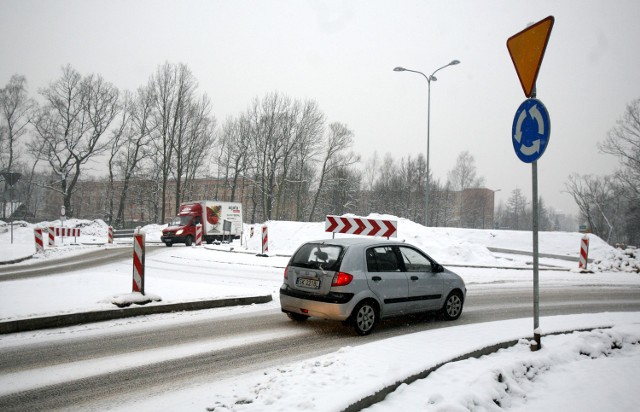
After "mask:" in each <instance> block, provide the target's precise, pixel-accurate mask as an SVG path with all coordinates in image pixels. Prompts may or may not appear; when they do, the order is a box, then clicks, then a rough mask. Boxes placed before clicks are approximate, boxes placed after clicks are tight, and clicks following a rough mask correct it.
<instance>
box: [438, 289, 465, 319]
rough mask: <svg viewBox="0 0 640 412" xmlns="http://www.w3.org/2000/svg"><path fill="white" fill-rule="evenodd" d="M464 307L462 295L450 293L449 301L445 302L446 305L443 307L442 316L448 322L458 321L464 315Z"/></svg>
mask: <svg viewBox="0 0 640 412" xmlns="http://www.w3.org/2000/svg"><path fill="white" fill-rule="evenodd" d="M462 306H463V300H462V294H461V293H460V292H459V291H457V290H454V291H453V292H451V293H449V296H447V300H445V301H444V305H443V306H442V316H443V317H444V318H445V319H446V320H456V319H458V318H459V317H460V315H461V314H462Z"/></svg>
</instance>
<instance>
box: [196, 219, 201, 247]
mask: <svg viewBox="0 0 640 412" xmlns="http://www.w3.org/2000/svg"><path fill="white" fill-rule="evenodd" d="M196 246H202V224H200V223H198V224H197V225H196Z"/></svg>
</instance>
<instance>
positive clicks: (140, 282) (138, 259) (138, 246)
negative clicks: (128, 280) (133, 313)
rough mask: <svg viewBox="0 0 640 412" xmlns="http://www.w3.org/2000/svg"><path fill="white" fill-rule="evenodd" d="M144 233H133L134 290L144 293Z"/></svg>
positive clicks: (137, 231)
mask: <svg viewBox="0 0 640 412" xmlns="http://www.w3.org/2000/svg"><path fill="white" fill-rule="evenodd" d="M144 237H145V236H144V233H141V232H140V231H139V230H136V232H135V233H134V234H133V292H139V293H141V294H143V295H144V247H145V242H144Z"/></svg>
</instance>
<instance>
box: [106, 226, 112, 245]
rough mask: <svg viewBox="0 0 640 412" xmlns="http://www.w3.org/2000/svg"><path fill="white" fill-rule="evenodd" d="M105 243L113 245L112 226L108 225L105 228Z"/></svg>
mask: <svg viewBox="0 0 640 412" xmlns="http://www.w3.org/2000/svg"><path fill="white" fill-rule="evenodd" d="M107 243H108V244H110V245H113V227H112V226H109V227H108V228H107Z"/></svg>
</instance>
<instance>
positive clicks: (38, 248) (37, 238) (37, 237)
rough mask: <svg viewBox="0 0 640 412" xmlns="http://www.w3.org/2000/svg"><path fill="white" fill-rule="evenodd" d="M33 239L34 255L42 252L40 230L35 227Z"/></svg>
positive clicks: (42, 245)
mask: <svg viewBox="0 0 640 412" xmlns="http://www.w3.org/2000/svg"><path fill="white" fill-rule="evenodd" d="M33 237H34V240H35V242H36V253H43V252H44V240H43V239H42V229H41V228H39V227H37V228H34V229H33Z"/></svg>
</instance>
